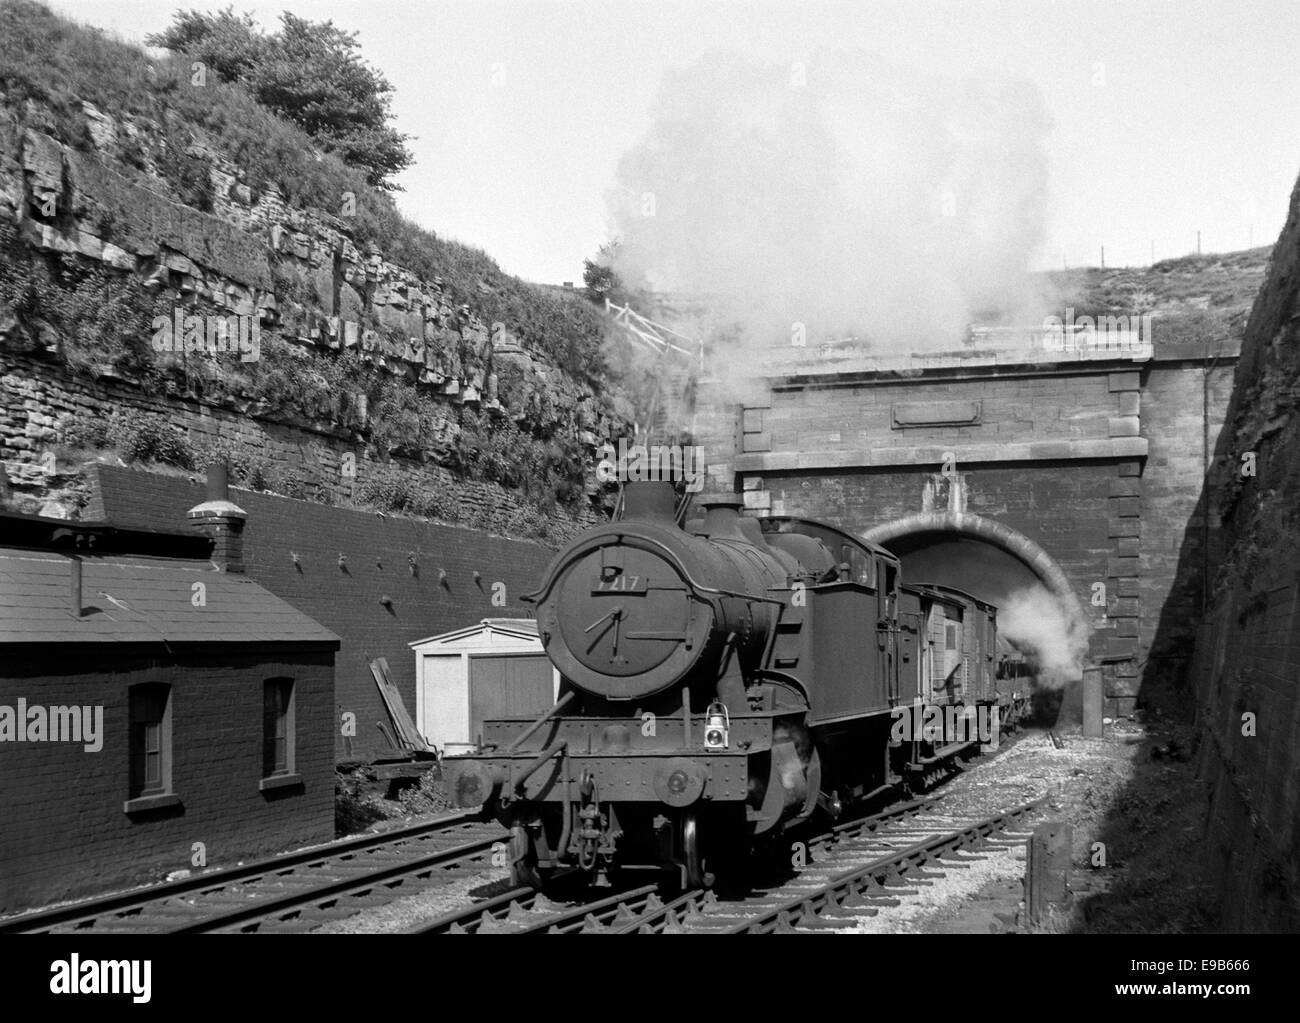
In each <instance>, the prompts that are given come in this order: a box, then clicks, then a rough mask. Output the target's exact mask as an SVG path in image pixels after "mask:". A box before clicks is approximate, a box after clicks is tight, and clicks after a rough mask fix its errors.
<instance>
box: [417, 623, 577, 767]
mask: <svg viewBox="0 0 1300 1023" xmlns="http://www.w3.org/2000/svg"><path fill="white" fill-rule="evenodd" d="M410 646H411V649H412V650H414V651H415V725H416V727H417V728H418V729H419V730H420V731H421V732H422V733H423V734H424V737H425V738H426V739H428V740H429V742H431V743H432V744H433V745H435V746H437V747H438V748H439V749H440V750H442V752H443V755H444V756H447V755H450V756H455V755H456V754H458V753H467V752H470V751H471V750H473V748H474V746H475V745H476V744H477V742H478V739H479V735H480V732H481V731H482V725H483V721H484V719H491V718H503V717H536V716H537V715H539V714H541V713H542V712H543V711H544V710H546V709H548V708H549V707H551V706H553V705H554V703H555V698H556V696H557V695H558V693H559V689H560V673H559V672H558V671H556V670H555V667H554V666H553V665H552V664H551V662H550V661H549V660H547V658H546V654H545V653H544V652H543V651H542V641H541V639H540V638H539V637H538V635H537V622H536V620H534V619H532V618H484V619H483V620H482V621H481V622H480V623H479V624H478V625H471V626H469V627H468V628H464V629H457V630H456V631H454V632H444V633H442V634H441V635H438V636H430V637H429V638H428V639H418V640H416V641H415V642H414V643H411V644H410Z"/></svg>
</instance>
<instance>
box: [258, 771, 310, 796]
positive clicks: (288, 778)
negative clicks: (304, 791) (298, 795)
mask: <svg viewBox="0 0 1300 1023" xmlns="http://www.w3.org/2000/svg"><path fill="white" fill-rule="evenodd" d="M301 784H302V775H301V774H273V775H271V777H269V778H263V779H262V780H261V781H259V782H258V783H257V788H258V791H259V792H272V791H274V790H275V789H288V788H293V787H294V786H296V785H301Z"/></svg>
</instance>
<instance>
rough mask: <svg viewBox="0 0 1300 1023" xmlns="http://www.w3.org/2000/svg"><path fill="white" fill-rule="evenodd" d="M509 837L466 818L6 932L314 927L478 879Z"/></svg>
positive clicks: (216, 874) (294, 856)
mask: <svg viewBox="0 0 1300 1023" xmlns="http://www.w3.org/2000/svg"><path fill="white" fill-rule="evenodd" d="M507 837H508V835H507V833H506V832H505V831H504V830H503V829H502V828H501V827H500V826H499V825H498V824H496V823H494V822H485V821H482V820H480V819H478V817H477V815H476V814H461V815H458V816H456V817H450V818H443V819H442V820H438V821H430V822H427V823H423V824H417V825H413V826H411V827H408V828H401V829H396V830H393V831H387V832H382V833H380V834H374V835H363V836H360V837H358V838H353V839H346V840H344V841H342V842H336V843H333V844H331V845H328V846H321V847H317V848H314V849H308V850H304V851H302V852H296V853H290V854H288V855H285V856H277V857H274V858H272V859H267V860H260V861H257V862H255V863H249V864H245V865H243V866H239V867H232V868H230V869H227V870H218V871H212V872H209V873H205V874H200V875H198V876H196V877H190V878H185V879H183V880H180V881H173V882H169V883H166V884H160V885H153V886H150V887H148V888H141V889H135V890H133V891H130V892H124V893H121V894H117V895H109V896H105V897H103V898H98V899H90V900H88V901H84V902H76V903H71V904H69V905H66V906H60V907H58V908H55V909H50V910H45V911H42V912H36V913H27V914H23V915H21V916H16V917H11V918H9V919H6V920H0V934H69V933H71V934H99V933H129V932H143V933H150V932H152V933H167V934H184V933H199V932H212V931H227V932H234V933H251V932H258V931H306V930H311V929H313V928H315V927H317V926H319V925H320V924H321V923H323V922H325V921H326V920H329V919H332V918H338V917H342V916H348V915H351V914H352V913H355V912H358V911H359V910H361V909H363V908H366V907H367V906H369V905H373V904H375V903H377V902H388V901H391V900H392V899H394V898H398V897H400V896H402V895H406V894H409V893H410V892H411V891H413V890H416V889H417V888H421V887H423V886H425V885H428V884H437V883H440V882H445V881H450V880H453V879H455V878H459V877H464V876H467V875H470V874H475V873H479V872H481V871H483V870H485V869H487V868H488V867H489V865H490V863H491V857H492V851H493V848H494V846H496V845H497V844H498V843H500V842H503V841H505V840H506V839H507ZM403 889H405V890H403Z"/></svg>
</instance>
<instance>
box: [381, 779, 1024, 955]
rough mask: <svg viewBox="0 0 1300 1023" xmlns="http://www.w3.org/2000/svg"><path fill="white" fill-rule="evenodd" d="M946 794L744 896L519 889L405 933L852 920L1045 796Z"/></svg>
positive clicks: (877, 822)
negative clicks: (1016, 800) (582, 895)
mask: <svg viewBox="0 0 1300 1023" xmlns="http://www.w3.org/2000/svg"><path fill="white" fill-rule="evenodd" d="M943 799H944V796H943V794H939V795H934V796H930V797H927V798H924V799H919V800H915V801H913V802H910V803H905V804H902V805H900V806H897V807H893V808H891V809H889V810H886V811H885V812H883V813H879V814H875V815H873V816H870V817H866V818H863V819H861V820H857V821H851V822H849V823H846V824H842V825H840V826H838V827H836V828H834V829H833V830H831V831H829V832H827V833H825V834H822V835H819V836H817V837H816V838H812V839H810V840H809V841H808V842H807V843H806V847H805V853H806V855H807V857H808V865H807V866H806V867H804V868H803V869H802V870H801V871H800V872H799V873H798V874H797V875H796V876H795V877H793V878H792V879H791V880H789V881H787V882H785V883H784V884H779V885H777V886H775V887H772V888H768V889H760V890H757V891H754V892H751V893H750V894H749V895H748V896H746V897H745V898H740V899H721V898H719V897H718V896H716V895H715V894H714V893H713V892H711V891H703V890H699V891H690V892H686V893H684V894H682V895H680V896H678V897H676V898H672V899H670V900H668V901H665V900H664V899H663V898H662V897H661V892H660V890H659V888H658V886H656V885H647V886H644V887H640V888H635V889H632V890H630V891H624V892H619V893H616V894H612V895H610V896H608V897H606V898H603V899H600V900H598V901H595V902H583V903H573V904H566V903H557V902H554V901H552V900H550V899H548V898H547V897H546V896H544V895H540V894H538V893H536V892H533V891H531V890H530V889H526V888H516V889H513V890H511V891H508V892H504V893H502V894H501V895H498V896H496V897H495V898H492V899H489V900H486V901H484V902H480V903H477V904H475V905H472V906H469V907H466V908H465V909H463V910H458V911H456V912H453V913H448V914H446V915H445V916H442V917H439V918H438V919H436V920H433V921H431V922H429V923H426V924H421V925H419V926H417V927H413V928H411V929H410V930H408V931H407V932H406V933H408V934H578V933H582V934H594V933H603V934H630V933H649V934H667V933H685V932H691V931H699V932H713V933H729V934H744V933H759V934H762V933H772V932H778V931H787V930H805V929H809V930H811V929H822V928H830V927H837V928H850V927H853V926H854V925H855V923H856V920H857V919H859V918H860V917H862V916H864V915H871V914H874V913H875V912H877V911H878V909H879V907H880V906H882V905H897V904H898V901H899V899H900V898H901V897H903V896H905V895H906V894H908V893H909V892H911V891H912V890H911V889H909V888H908V887H907V885H908V884H909V883H912V884H916V883H929V881H928V880H927V879H926V878H925V877H923V876H920V875H921V873H922V871H923V870H924V869H925V868H927V867H929V868H931V869H933V868H935V867H938V868H940V869H961V867H962V866H963V864H962V863H961V862H960V860H961V858H962V856H963V855H967V856H969V855H970V852H971V851H972V850H978V849H979V848H981V847H985V846H988V845H990V844H992V843H998V842H1001V843H1002V844H1013V843H1018V842H1020V841H1023V837H1022V836H1014V837H1012V836H1005V835H1003V836H1002V837H996V836H998V835H999V833H1000V832H1005V830H1006V829H1007V828H1008V827H1009V826H1011V825H1012V824H1014V823H1015V822H1016V821H1019V820H1021V819H1022V818H1024V817H1026V816H1028V815H1029V814H1031V813H1032V812H1033V811H1034V810H1035V809H1036V808H1037V807H1038V805H1039V804H1040V803H1041V802H1042V800H1041V799H1040V800H1036V801H1035V802H1032V803H1027V804H1025V805H1023V806H1019V807H1016V808H1014V809H1012V810H1008V811H1005V812H1003V813H999V814H995V815H993V816H990V817H984V818H972V817H970V816H964V817H956V816H953V815H945V814H944V813H943V812H942V806H943V802H942V801H943ZM976 855H978V853H976Z"/></svg>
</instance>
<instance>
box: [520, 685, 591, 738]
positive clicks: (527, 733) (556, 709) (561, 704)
mask: <svg viewBox="0 0 1300 1023" xmlns="http://www.w3.org/2000/svg"><path fill="white" fill-rule="evenodd" d="M576 694H577V690H576V689H570V690H569V691H568V692H567V693H565V694H564V695H563V696H561V697H560V698H559V699H558V700H556V701H555V705H554V706H553V707H551V709H550V710H548V711H547V712H546V713H545V714H543V715H542V716H541V717H539V718H538V719H537V720H536V721H534V722H533V723H532V724H531V725H529V726H528V727H527V728H525V729H524V730H523V731H522V732H521V733H520V734H519V735H517V736H515V741H514V742H512V743H511V744H510V745H509V746H507V747H506V752H507V753H513V752H514V751H515V750H517V749H518V748H519V747H520V746H522V745H523V744H524V743H526V742H527V741H528V740H529V739H530V738H531V737H532V734H533V733H534V732H535V731H537V729H539V728H541V727H542V725H544V724H546V722H548V721H550V720H551V718H553V717H555V715H556V714H558V713H560V711H562V710H563V709H564V708H565V706H566V705H567V704H568V702H569V701H570V700H572V699H573V697H574V696H575V695H576Z"/></svg>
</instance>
